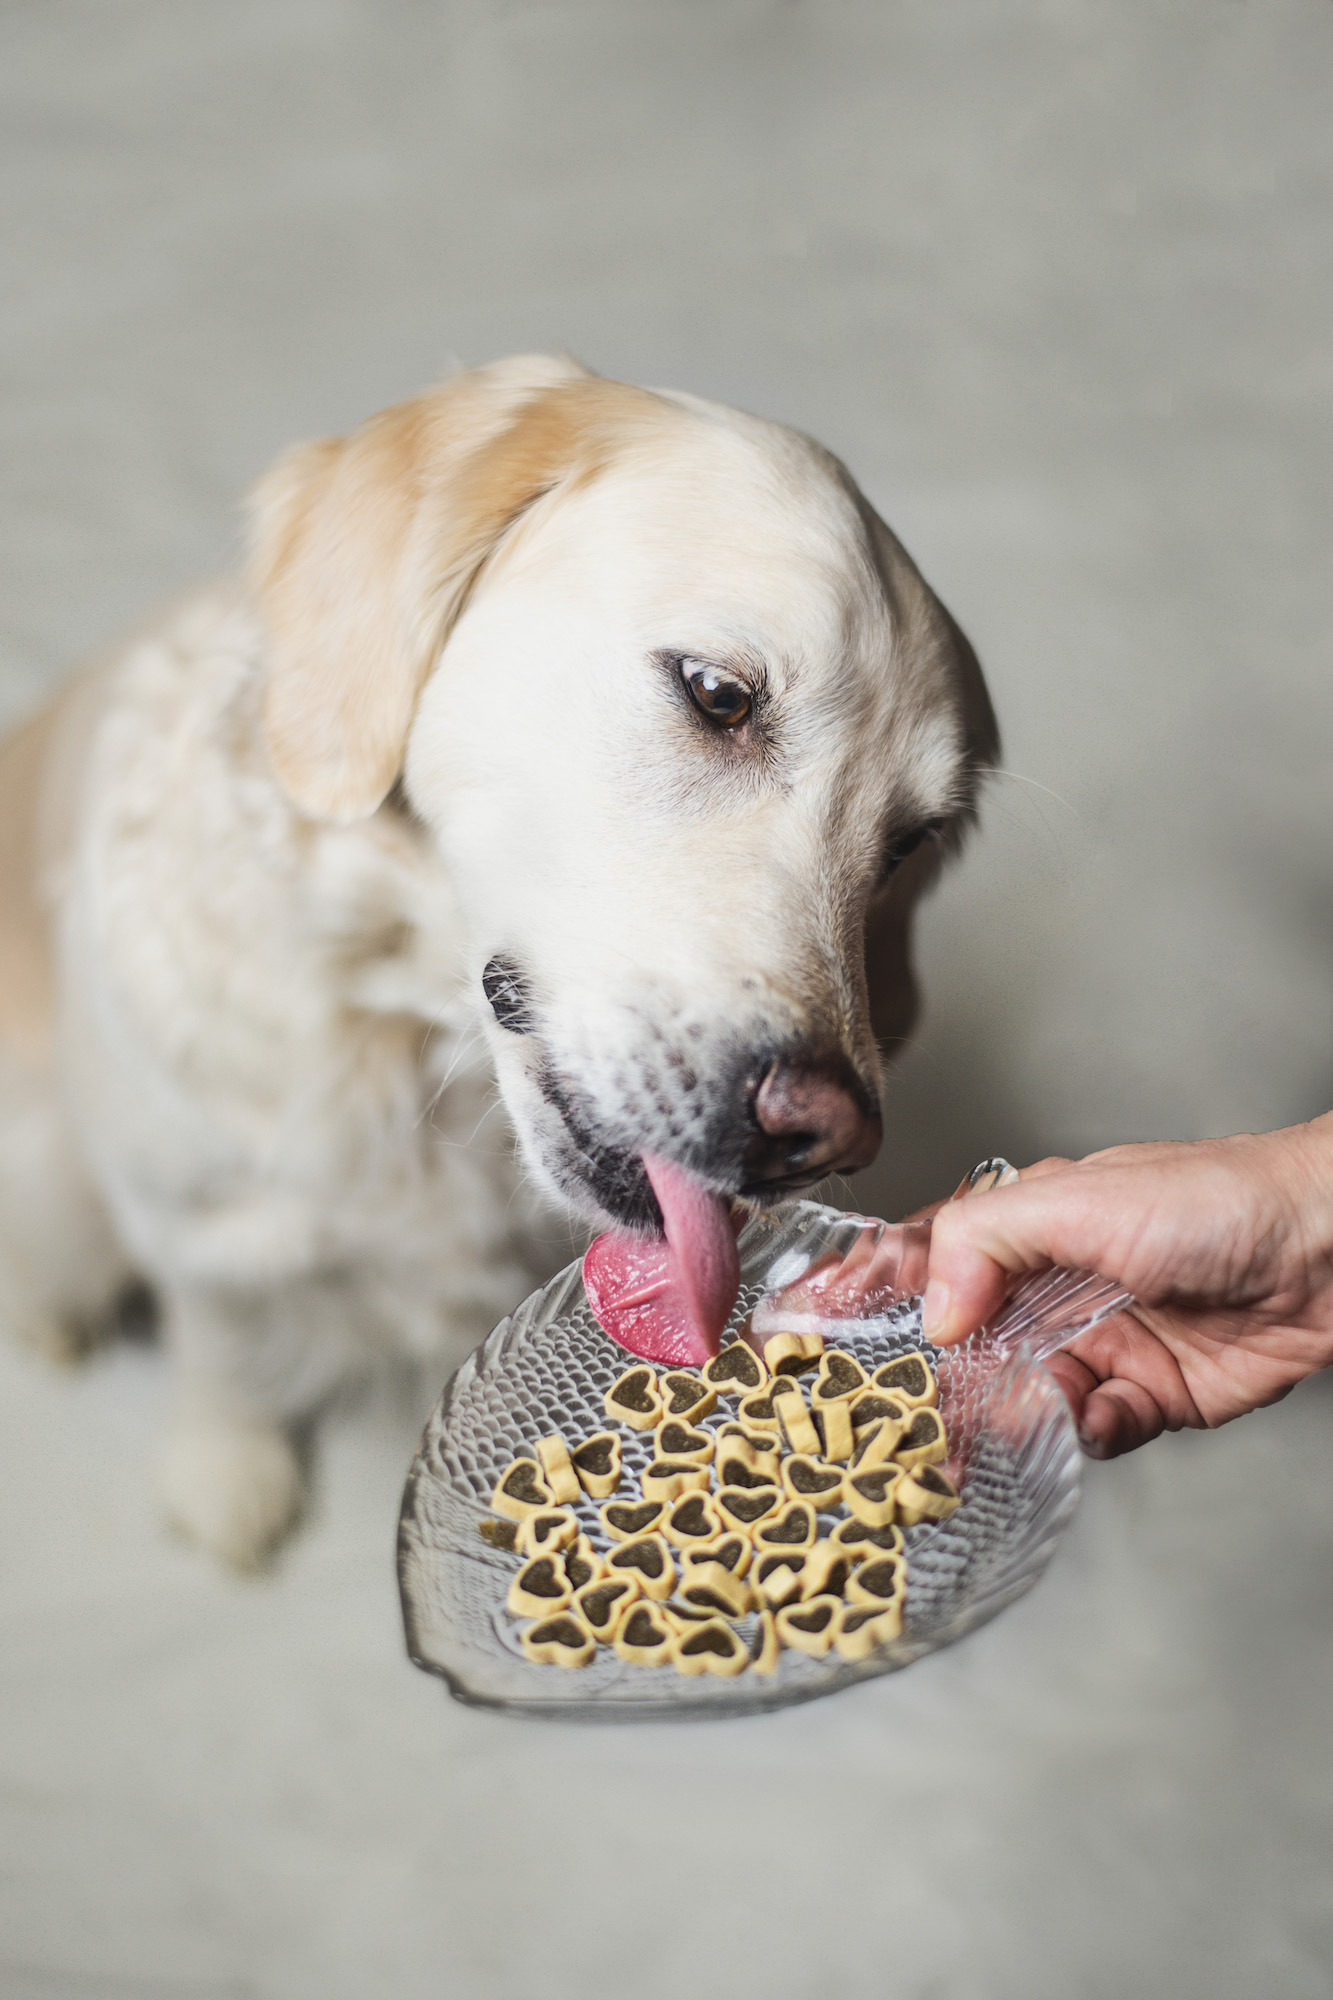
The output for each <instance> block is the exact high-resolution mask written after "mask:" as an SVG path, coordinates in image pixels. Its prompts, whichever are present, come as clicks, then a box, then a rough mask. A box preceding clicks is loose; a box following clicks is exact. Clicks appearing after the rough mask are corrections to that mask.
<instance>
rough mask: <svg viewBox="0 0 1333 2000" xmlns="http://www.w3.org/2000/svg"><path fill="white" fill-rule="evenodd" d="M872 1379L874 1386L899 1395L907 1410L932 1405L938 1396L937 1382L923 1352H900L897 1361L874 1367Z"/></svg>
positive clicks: (938, 1387)
mask: <svg viewBox="0 0 1333 2000" xmlns="http://www.w3.org/2000/svg"><path fill="white" fill-rule="evenodd" d="M872 1380H873V1381H874V1384H875V1387H876V1388H877V1389H890V1390H892V1392H893V1394H894V1395H895V1396H901V1397H902V1399H903V1401H904V1402H905V1403H906V1405H907V1407H908V1409H909V1410H920V1409H924V1408H925V1407H926V1405H927V1404H930V1405H932V1406H933V1405H935V1404H936V1403H938V1402H939V1399H940V1385H939V1383H938V1382H937V1381H936V1380H935V1371H934V1369H933V1368H932V1367H931V1365H930V1363H929V1362H928V1361H927V1359H926V1357H925V1355H924V1354H919V1353H916V1354H904V1355H902V1356H901V1358H900V1359H899V1360H897V1361H886V1362H885V1363H884V1366H883V1367H882V1368H877V1369H876V1370H875V1373H874V1376H873V1377H872Z"/></svg>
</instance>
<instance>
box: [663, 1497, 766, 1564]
mask: <svg viewBox="0 0 1333 2000" xmlns="http://www.w3.org/2000/svg"><path fill="white" fill-rule="evenodd" d="M680 1504H681V1505H682V1506H685V1505H686V1504H688V1503H686V1502H685V1501H682V1502H681V1503H680ZM681 1554H682V1556H683V1557H684V1559H685V1566H686V1568H687V1569H693V1568H695V1566H696V1565H697V1564H699V1563H705V1562H720V1563H721V1564H722V1565H723V1567H724V1568H725V1569H729V1570H730V1571H731V1572H732V1574H733V1575H734V1576H744V1575H745V1574H746V1573H747V1571H748V1570H749V1567H750V1559H751V1557H752V1556H753V1555H754V1544H753V1542H752V1541H751V1540H750V1537H749V1536H748V1535H742V1534H739V1533H738V1532H737V1531H736V1530H734V1529H733V1530H732V1531H731V1532H730V1533H728V1534H723V1535H717V1536H715V1537H714V1539H713V1540H712V1541H711V1542H699V1543H689V1544H687V1545H686V1546H685V1547H683V1548H682V1550H681Z"/></svg>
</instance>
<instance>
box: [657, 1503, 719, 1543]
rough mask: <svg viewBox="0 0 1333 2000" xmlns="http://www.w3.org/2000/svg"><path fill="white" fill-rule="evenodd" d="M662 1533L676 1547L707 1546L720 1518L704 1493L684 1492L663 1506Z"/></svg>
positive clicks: (717, 1532)
mask: <svg viewBox="0 0 1333 2000" xmlns="http://www.w3.org/2000/svg"><path fill="white" fill-rule="evenodd" d="M662 1533H663V1534H664V1535H665V1536H666V1538H667V1540H668V1541H669V1542H671V1543H672V1544H673V1545H674V1546H675V1547H676V1548H678V1549H689V1548H693V1547H697V1546H698V1545H699V1544H700V1543H705V1544H709V1545H711V1544H712V1543H713V1542H714V1541H716V1539H717V1537H718V1536H719V1535H720V1534H721V1533H722V1517H721V1515H720V1514H719V1513H718V1511H717V1509H716V1507H715V1506H714V1505H713V1502H712V1500H711V1498H710V1497H709V1495H708V1494H707V1493H684V1494H682V1495H681V1497H680V1499H679V1500H673V1501H672V1503H671V1505H670V1506H669V1507H668V1508H667V1511H666V1515H665V1518H664V1519H663V1522H662Z"/></svg>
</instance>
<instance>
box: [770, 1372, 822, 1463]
mask: <svg viewBox="0 0 1333 2000" xmlns="http://www.w3.org/2000/svg"><path fill="white" fill-rule="evenodd" d="M792 1389H793V1390H794V1391H795V1393H794V1394H793V1395H790V1396H781V1397H779V1396H775V1397H774V1398H773V1407H774V1409H775V1410H776V1411H777V1413H778V1433H779V1435H780V1437H781V1438H782V1441H783V1443H784V1444H785V1445H786V1447H787V1449H788V1451H795V1452H801V1453H803V1454H804V1455H805V1456H806V1457H808V1458H818V1456H819V1446H820V1439H819V1432H818V1431H817V1430H816V1429H815V1426H814V1422H813V1420H812V1418H811V1415H810V1412H809V1410H807V1409H806V1407H805V1398H804V1397H803V1396H802V1394H801V1391H800V1388H799V1386H798V1385H797V1384H796V1383H795V1382H793V1383H792Z"/></svg>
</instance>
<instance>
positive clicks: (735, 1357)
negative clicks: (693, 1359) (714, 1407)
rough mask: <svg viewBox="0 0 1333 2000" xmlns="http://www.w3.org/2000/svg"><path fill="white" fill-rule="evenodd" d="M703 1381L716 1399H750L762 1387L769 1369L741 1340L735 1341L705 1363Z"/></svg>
mask: <svg viewBox="0 0 1333 2000" xmlns="http://www.w3.org/2000/svg"><path fill="white" fill-rule="evenodd" d="M703 1378H704V1381H705V1382H706V1383H707V1384H708V1386H709V1388H710V1389H715V1390H716V1391H717V1393H718V1395H719V1396H749V1395H752V1394H753V1393H754V1391H755V1390H756V1389H762V1388H763V1386H764V1384H765V1382H767V1380H768V1369H767V1368H766V1367H765V1366H764V1363H763V1362H762V1361H761V1360H760V1358H759V1356H758V1355H757V1354H756V1353H755V1351H754V1349H753V1348H752V1347H747V1346H746V1344H745V1342H744V1341H743V1340H734V1341H733V1342H732V1343H731V1345H730V1347H724V1348H723V1349H722V1352H721V1353H720V1354H715V1355H714V1356H713V1358H712V1360H711V1361H707V1362H705V1363H704V1369H703Z"/></svg>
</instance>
